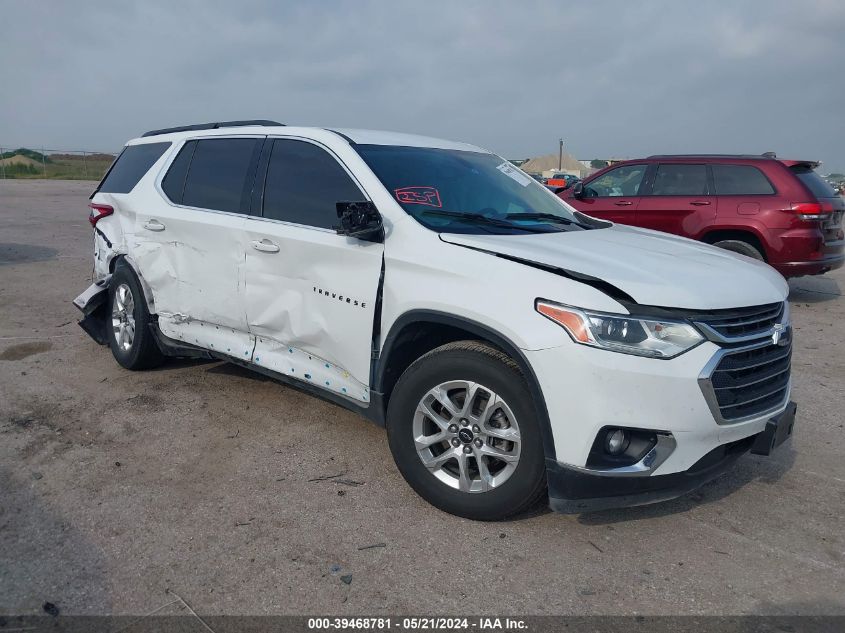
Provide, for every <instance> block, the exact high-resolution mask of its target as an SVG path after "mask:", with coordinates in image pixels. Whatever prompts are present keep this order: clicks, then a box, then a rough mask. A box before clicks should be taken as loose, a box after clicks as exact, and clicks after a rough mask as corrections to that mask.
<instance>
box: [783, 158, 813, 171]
mask: <svg viewBox="0 0 845 633" xmlns="http://www.w3.org/2000/svg"><path fill="white" fill-rule="evenodd" d="M780 162H782V163H783V164H784V165H786V166H787V167H807V168H808V169H818V168H819V166H820V165H821V161H818V160H784V159H780Z"/></svg>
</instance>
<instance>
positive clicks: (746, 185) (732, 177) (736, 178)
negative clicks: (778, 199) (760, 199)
mask: <svg viewBox="0 0 845 633" xmlns="http://www.w3.org/2000/svg"><path fill="white" fill-rule="evenodd" d="M712 169H713V181H714V183H715V185H716V194H717V195H720V196H736V195H754V194H756V195H767V194H771V193H774V192H775V190H774V187H772V183H770V182H769V180H768V179H767V178H766V177H765V176H764V175H763V172H762V171H760V170H759V169H757V168H756V167H754V166H753V165H712Z"/></svg>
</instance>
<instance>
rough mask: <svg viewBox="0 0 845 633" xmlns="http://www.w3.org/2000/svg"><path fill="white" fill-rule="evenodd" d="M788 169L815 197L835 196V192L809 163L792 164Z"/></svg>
mask: <svg viewBox="0 0 845 633" xmlns="http://www.w3.org/2000/svg"><path fill="white" fill-rule="evenodd" d="M789 171H791V172H792V173H793V174H795V175H796V176H798V180H800V181H801V182H802V183H804V186H805V187H807V189H809V190H810V191H811V192H812V194H813V195H814V196H816V197H817V198H835V197H836V195H837V194H836V191H835V190H834V189H833V187H831V186H830V185H829V184H827V183H826V182H825V181H824V179H823V178H822V177H821V176H819V175H818V174H817V173H816V172H814V171H813V168H812V167H810V166H809V165H793V166H792V167H790V168H789Z"/></svg>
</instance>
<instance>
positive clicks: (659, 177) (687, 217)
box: [637, 163, 718, 238]
mask: <svg viewBox="0 0 845 633" xmlns="http://www.w3.org/2000/svg"><path fill="white" fill-rule="evenodd" d="M717 207H718V200H717V198H716V196H713V195H711V191H710V184H709V178H708V171H707V165H706V164H704V163H659V164H658V165H657V166H656V168H655V169H654V175H653V177H650V178H649V183H648V186H646V187H645V188H644V191H643V195H642V196H641V197H640V203H639V206H638V207H637V226H642V227H644V228H647V229H654V230H655V231H665V232H666V233H674V234H675V235H681V236H683V237H691V238H694V237H696V236H698V235H699V234H700V233H701V231H702V230H703V229H704V228H705V227H706V226H708V225H710V224H712V222H713V220H714V219H715V218H716V210H717Z"/></svg>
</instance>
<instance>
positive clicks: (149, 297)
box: [109, 254, 156, 314]
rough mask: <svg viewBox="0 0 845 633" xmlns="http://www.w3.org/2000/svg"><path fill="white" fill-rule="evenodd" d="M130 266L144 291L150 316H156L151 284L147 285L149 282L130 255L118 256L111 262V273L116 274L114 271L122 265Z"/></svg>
mask: <svg viewBox="0 0 845 633" xmlns="http://www.w3.org/2000/svg"><path fill="white" fill-rule="evenodd" d="M121 263H122V264H123V265H126V266H129V268H130V269H132V272H133V273H135V277H137V278H138V281H139V282H140V284H141V290H143V291H144V301H145V302H146V304H147V311H148V312H149V313H150V314H156V307H155V298H154V297H153V289H152V288H151V287H150V284H148V283H147V280H146V279H144V276H143V275H142V274H141V271H140V270H139V268H138V264H137V263H136V262H135V261H134V260H133V259H132V257H130V256H129V255H123V254H120V255H116V256H115V257H113V258H112V259H111V261H109V272H110V273H111V274H114V271H115V270H116V269H117V267H118V266H120V265H121Z"/></svg>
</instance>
